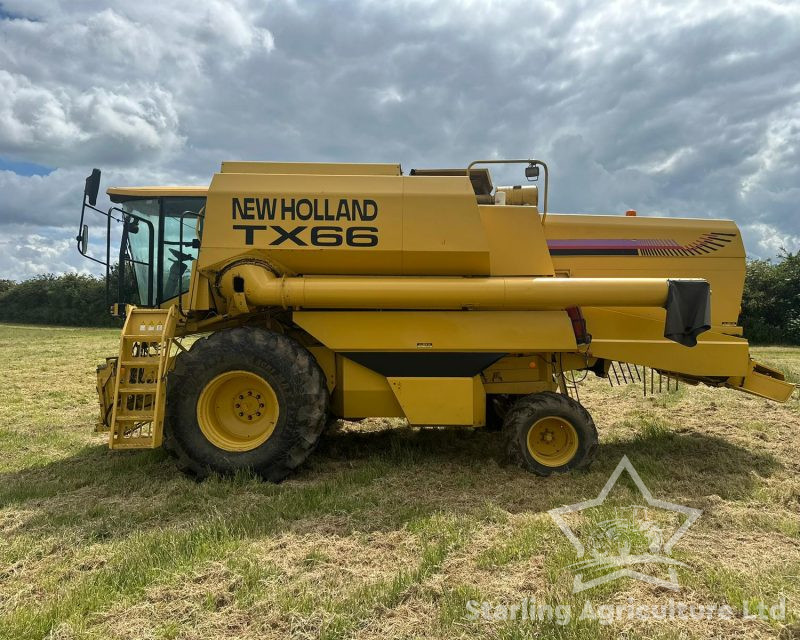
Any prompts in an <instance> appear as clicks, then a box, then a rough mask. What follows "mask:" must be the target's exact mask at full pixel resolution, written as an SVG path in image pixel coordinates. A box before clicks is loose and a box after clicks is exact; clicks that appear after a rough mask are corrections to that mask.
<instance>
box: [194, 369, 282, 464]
mask: <svg viewBox="0 0 800 640" xmlns="http://www.w3.org/2000/svg"><path fill="white" fill-rule="evenodd" d="M279 413H280V411H279V407H278V398H277V396H276V395H275V391H274V389H273V388H272V387H271V386H270V384H269V383H268V382H267V381H266V380H264V379H263V378H262V377H260V376H258V375H256V374H255V373H252V372H250V371H227V372H225V373H222V374H220V375H218V376H216V377H215V378H213V379H212V380H211V381H210V382H209V383H208V384H207V385H206V386H205V387H204V388H203V390H202V391H201V393H200V397H199V399H198V401H197V422H198V424H199V425H200V430H201V431H202V432H203V435H205V437H206V438H207V439H208V440H209V442H211V443H212V444H213V445H215V446H216V447H219V448H220V449H224V450H226V451H250V450H251V449H255V448H256V447H258V446H260V445H261V444H263V443H264V442H266V441H267V440H268V439H269V437H270V436H271V435H272V432H273V431H274V430H275V425H276V424H277V422H278V416H279Z"/></svg>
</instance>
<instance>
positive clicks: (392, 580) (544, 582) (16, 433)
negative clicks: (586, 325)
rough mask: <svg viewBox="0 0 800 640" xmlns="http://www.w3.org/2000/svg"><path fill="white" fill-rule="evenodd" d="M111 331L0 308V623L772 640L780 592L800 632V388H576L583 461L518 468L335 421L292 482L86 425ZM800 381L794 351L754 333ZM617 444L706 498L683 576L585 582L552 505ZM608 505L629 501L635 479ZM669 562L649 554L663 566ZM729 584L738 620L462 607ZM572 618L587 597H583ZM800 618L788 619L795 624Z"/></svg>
mask: <svg viewBox="0 0 800 640" xmlns="http://www.w3.org/2000/svg"><path fill="white" fill-rule="evenodd" d="M116 343H117V334H116V332H115V331H105V330H85V329H81V330H74V329H44V328H22V327H11V326H0V354H2V359H1V360H0V381H2V384H0V532H1V533H0V536H1V537H0V638H14V639H17V638H43V637H52V638H60V639H67V638H131V639H134V638H197V639H200V638H202V639H216V638H286V637H290V636H295V637H300V638H306V637H307V638H316V637H323V638H395V637H404V638H418V637H422V638H428V637H436V638H438V637H465V638H479V637H487V636H488V637H497V638H552V637H558V638H595V637H609V638H610V637H618V636H620V635H622V636H624V637H626V638H639V637H641V638H709V637H719V638H741V637H747V638H750V637H752V638H761V637H764V638H766V637H776V636H777V635H778V634H779V633H780V630H781V628H782V624H781V623H780V622H774V621H773V622H770V621H764V620H758V619H745V618H744V617H743V616H742V601H743V600H749V601H751V602H754V601H756V600H763V601H765V602H767V603H768V604H773V603H777V602H779V600H780V598H781V597H785V598H786V603H787V604H786V606H787V609H788V611H787V616H786V620H785V621H784V623H783V624H787V625H789V628H787V629H786V630H784V631H783V634H784V637H800V631H797V629H798V623H797V622H796V620H797V619H798V618H797V616H798V614H797V613H796V612H797V611H798V610H800V477H798V472H799V471H800V456H799V455H798V450H799V449H798V444H797V438H798V431H799V430H800V402H798V400H797V399H796V397H795V398H793V399H792V400H791V401H790V402H789V403H788V404H786V405H777V404H774V403H771V402H767V401H765V400H762V399H758V398H754V397H749V396H745V395H743V394H737V393H735V392H732V391H728V390H717V389H707V388H694V387H686V386H682V387H681V388H680V389H679V391H678V392H677V393H671V394H669V395H662V396H657V397H653V398H643V397H642V393H641V388H639V387H628V388H621V389H611V388H609V386H608V383H607V382H605V381H601V380H594V379H592V380H588V381H587V382H586V383H585V384H583V385H582V386H581V394H582V401H583V402H584V404H585V405H586V406H587V408H588V409H589V410H590V411H591V413H592V414H593V416H594V418H595V421H596V423H597V426H598V430H599V432H600V442H601V446H600V451H599V455H598V459H597V461H596V463H595V464H594V465H593V466H592V467H591V469H590V470H589V471H587V472H581V473H575V474H573V475H567V476H560V477H553V478H548V479H543V478H538V477H534V476H531V475H528V474H527V473H525V472H523V471H521V470H519V469H517V468H514V467H509V466H506V465H505V464H504V463H503V460H502V453H501V447H500V442H499V438H498V435H497V434H493V433H484V432H466V431H458V430H442V429H438V430H437V429H425V430H418V429H409V428H407V427H404V426H403V425H402V424H400V423H399V422H398V421H386V422H385V423H384V422H381V421H370V422H367V423H364V424H362V425H355V424H345V425H344V426H343V428H342V429H341V430H339V431H337V432H335V433H332V434H330V435H328V436H327V437H326V438H325V440H324V441H323V442H322V444H321V445H320V447H319V449H318V451H317V452H316V453H315V454H314V455H313V456H312V458H311V460H310V461H309V463H308V464H307V465H306V466H305V467H304V468H303V469H302V470H301V471H300V472H299V473H298V474H296V475H295V476H294V477H292V478H291V479H290V480H288V481H286V482H284V483H283V484H281V485H279V486H275V485H268V484H264V483H261V482H259V481H257V480H254V479H252V478H248V477H238V478H234V479H212V480H210V481H206V482H203V483H195V482H193V481H192V480H190V479H188V478H186V477H184V476H182V475H181V474H180V473H179V472H177V471H176V470H175V468H174V467H173V464H172V461H171V460H170V459H169V458H168V457H167V456H166V455H165V454H164V453H163V452H161V451H144V452H121V453H118V452H114V453H111V452H109V451H108V450H107V448H106V445H105V442H104V438H103V436H99V435H95V434H93V433H92V425H93V423H94V420H95V417H96V413H97V409H96V404H95V403H96V399H95V390H94V368H95V365H96V364H97V363H98V362H100V361H101V360H102V358H103V357H104V356H105V355H110V354H113V353H114V352H115V350H116ZM754 351H755V353H756V354H757V356H758V357H759V358H760V359H762V360H763V361H764V362H766V363H768V364H772V365H774V366H777V367H778V368H780V369H782V370H783V371H785V372H786V373H787V374H788V375H789V376H790V377H791V378H792V379H793V380H794V381H796V382H797V381H800V349H787V348H761V349H755V350H754ZM623 455H627V456H628V457H629V459H630V460H631V462H632V463H633V465H634V466H635V467H636V469H637V470H638V471H639V473H640V475H641V477H642V479H643V480H644V482H645V484H647V486H648V487H649V488H650V490H651V491H652V493H653V495H654V496H655V497H656V498H661V499H664V500H668V501H670V502H675V503H679V504H682V505H688V506H691V507H695V508H699V509H702V510H703V514H702V516H701V517H700V519H699V520H698V521H697V522H696V523H695V524H694V526H693V527H692V528H691V529H689V530H688V532H687V534H686V535H685V536H684V538H683V539H682V540H681V541H680V542H679V544H678V545H677V546H676V548H675V551H674V554H673V555H674V556H675V557H676V558H678V559H679V560H680V561H681V562H683V563H685V566H684V567H679V568H678V578H679V581H680V584H681V587H682V589H681V591H680V592H679V593H677V594H676V593H673V592H670V591H667V590H664V589H661V588H659V587H655V586H652V585H649V584H645V583H643V582H640V581H636V580H633V579H630V578H622V579H619V580H616V581H614V582H612V583H609V584H606V585H603V586H602V587H597V588H595V589H593V590H590V591H585V592H583V593H580V594H577V595H573V594H572V580H573V577H572V576H573V573H572V570H571V569H570V567H569V566H568V565H570V564H572V563H573V562H575V561H576V557H575V552H574V549H573V547H572V545H571V544H570V542H569V541H568V540H567V538H566V537H565V536H564V535H563V534H562V533H561V531H560V530H559V529H558V528H557V527H556V525H555V524H554V523H553V521H552V520H551V518H550V516H549V515H548V514H547V510H548V509H552V508H554V507H558V506H560V505H564V504H570V503H573V502H578V501H582V500H587V499H590V498H594V497H595V496H596V495H597V494H598V493H599V491H600V490H601V488H602V487H603V485H604V484H605V482H606V480H607V479H608V477H609V475H610V474H611V472H612V471H613V469H614V468H615V467H616V465H617V463H618V462H619V461H620V459H621V458H622V456H623ZM615 495H616V498H615V500H618V501H620V504H622V503H623V501H624V500H626V499H627V500H628V501H630V500H633V499H634V498H635V489H634V487H633V484H632V483H630V482H627V481H621V482H620V485H618V487H617V489H615ZM656 569H657V568H656ZM526 596H528V597H535V598H536V599H537V601H538V602H544V603H552V604H557V603H567V604H570V605H571V606H573V608H574V609H573V610H574V611H580V610H582V607H583V606H585V602H586V601H587V599H590V600H591V601H592V602H593V603H594V604H595V605H596V604H600V603H606V604H609V603H610V604H623V605H624V604H625V603H628V602H629V599H633V600H634V601H635V602H636V603H643V604H663V603H666V602H668V601H669V599H670V598H671V599H674V600H681V601H684V602H688V603H714V604H718V605H721V604H724V603H729V604H730V605H731V606H732V607H733V608H734V609H735V610H736V614H735V615H734V616H732V617H731V619H728V620H717V619H714V620H703V621H681V620H678V621H667V622H657V621H647V622H642V621H622V622H616V623H614V624H611V625H603V624H601V623H600V622H599V621H594V620H588V619H587V620H575V619H573V620H572V621H571V622H570V623H569V624H567V625H563V626H562V625H558V624H556V622H555V621H549V622H548V621H544V622H538V623H531V622H530V621H526V622H521V621H515V622H503V621H486V620H479V621H470V620H468V619H467V618H466V617H465V616H466V613H467V610H466V609H465V604H466V601H468V600H471V599H472V600H478V601H483V600H485V601H491V602H507V603H514V602H519V601H520V599H521V598H523V597H526ZM575 617H577V615H576V616H575ZM793 629H794V631H792V630H793ZM793 634H794V635H793Z"/></svg>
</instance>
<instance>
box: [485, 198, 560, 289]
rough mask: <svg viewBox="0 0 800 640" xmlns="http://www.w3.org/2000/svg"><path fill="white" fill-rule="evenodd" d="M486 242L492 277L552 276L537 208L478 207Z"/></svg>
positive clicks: (551, 266) (550, 263)
mask: <svg viewBox="0 0 800 640" xmlns="http://www.w3.org/2000/svg"><path fill="white" fill-rule="evenodd" d="M478 209H479V211H480V214H481V221H482V222H483V227H484V229H485V230H486V238H487V240H488V242H489V268H490V272H491V275H493V276H552V275H554V271H553V262H552V260H551V259H550V253H549V252H548V250H547V242H546V240H545V237H544V230H543V229H542V223H541V218H540V217H539V212H538V210H537V209H536V207H498V206H494V205H484V206H480V205H479V207H478Z"/></svg>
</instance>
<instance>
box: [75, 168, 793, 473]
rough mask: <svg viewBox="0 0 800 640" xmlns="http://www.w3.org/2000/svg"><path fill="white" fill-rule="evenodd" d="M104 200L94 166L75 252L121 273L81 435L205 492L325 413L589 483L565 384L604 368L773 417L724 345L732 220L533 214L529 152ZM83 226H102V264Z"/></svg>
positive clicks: (302, 439) (759, 374)
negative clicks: (109, 351) (453, 429)
mask: <svg viewBox="0 0 800 640" xmlns="http://www.w3.org/2000/svg"><path fill="white" fill-rule="evenodd" d="M497 163H503V164H515V163H519V164H522V165H524V167H525V177H526V178H527V180H528V181H536V180H538V178H539V174H540V170H541V171H542V172H543V174H544V175H543V177H544V181H543V182H544V189H543V193H542V198H541V208H540V207H539V202H540V197H539V192H538V187H537V186H535V185H529V184H526V185H525V186H513V187H496V188H495V187H494V186H493V184H492V179H491V176H490V174H489V171H488V169H486V168H485V167H478V166H476V165H486V164H497ZM99 184H100V171H98V170H97V169H95V170H94V171H93V172H92V175H91V176H89V178H87V180H86V189H85V193H84V204H83V209H82V213H81V225H80V233H79V235H78V238H77V241H78V248H79V251H80V252H81V253H82V254H83V255H85V256H87V257H89V258H90V259H92V260H95V261H96V262H99V263H101V264H102V265H104V266H105V268H106V276H107V283H109V282H110V276H112V275H115V276H116V279H117V280H118V283H119V291H118V292H117V303H116V304H114V305H113V306H112V313H115V314H116V315H120V316H122V317H124V318H125V324H124V328H123V329H122V336H121V340H120V349H119V354H118V356H116V357H113V358H108V359H107V362H106V364H105V365H102V366H100V367H99V369H98V382H97V390H98V394H99V396H100V405H101V412H100V417H101V420H100V425H99V427H100V429H101V430H107V431H108V433H109V445H110V447H111V448H112V449H133V448H147V447H158V446H161V445H162V444H163V445H164V447H165V448H167V449H168V450H169V451H170V452H171V453H172V454H173V455H174V456H175V457H176V458H177V459H178V463H179V466H180V467H181V468H182V469H184V470H186V471H188V472H191V473H193V474H196V475H197V476H200V477H202V476H205V475H207V474H208V473H210V472H218V473H222V474H226V473H232V472H236V471H237V470H240V469H250V470H252V471H254V472H256V473H258V474H260V475H261V476H262V477H264V478H266V479H268V480H272V481H280V480H282V479H283V478H285V477H286V476H287V475H288V474H289V473H291V471H292V470H293V469H295V468H297V467H298V466H299V465H301V464H302V463H303V461H304V460H305V459H306V458H307V457H308V455H309V454H310V453H311V451H312V450H313V449H314V447H315V445H316V444H317V441H318V440H319V438H320V435H321V434H322V432H323V430H324V428H325V426H326V424H327V423H329V422H330V421H332V420H335V419H337V418H345V419H356V418H366V417H379V416H380V417H391V416H397V417H404V418H406V419H407V420H408V422H409V423H410V424H412V425H458V426H463V427H466V428H482V427H489V428H502V431H503V433H504V435H505V438H506V441H507V448H508V454H509V456H510V457H511V459H512V460H514V461H516V462H518V463H519V464H521V465H522V466H523V467H525V468H526V469H528V470H530V471H532V472H534V473H538V474H541V475H550V474H552V473H558V472H565V471H568V470H570V469H576V468H581V467H585V466H586V465H588V464H589V463H590V462H591V461H592V459H593V457H594V456H595V453H596V449H597V431H596V429H595V426H594V423H593V421H592V418H591V416H590V415H589V414H588V412H587V411H586V410H585V409H584V408H583V407H582V406H581V405H580V404H579V403H578V402H577V400H575V399H574V398H571V397H569V393H568V383H567V379H568V378H567V374H568V375H569V376H570V377H571V376H574V372H575V371H591V372H593V373H594V374H596V375H598V376H603V377H604V376H607V375H608V371H609V368H610V367H611V366H612V363H613V362H615V361H620V362H626V363H632V364H634V365H640V366H646V367H651V368H652V369H654V370H656V371H657V372H659V373H663V374H665V375H668V376H669V377H670V378H673V379H678V380H682V381H685V382H687V383H690V384H696V383H703V384H707V385H711V386H716V387H731V388H733V389H738V390H741V391H745V392H748V393H752V394H756V395H759V396H762V397H765V398H771V399H773V400H777V401H785V400H787V399H788V398H789V396H790V395H791V393H792V391H793V389H794V386H793V385H791V384H789V383H787V382H785V381H784V378H783V375H781V374H780V373H779V372H777V371H774V370H772V369H770V368H768V367H765V366H763V365H761V364H758V363H756V362H754V361H753V360H751V359H750V357H749V352H748V344H747V341H746V340H744V339H743V338H742V337H741V336H742V328H741V327H739V326H738V323H737V320H738V316H739V311H740V303H741V297H742V287H743V283H744V276H745V253H744V248H743V246H742V240H741V236H740V234H739V231H738V229H737V227H736V225H735V224H734V223H733V222H731V221H727V220H708V219H702V220H695V219H678V218H651V217H636V216H635V212H628V214H629V215H625V216H605V215H604V216H599V215H598V216H596V215H561V214H559V215H555V214H548V212H547V196H548V173H547V166H546V165H545V164H544V163H543V162H541V161H538V160H507V161H479V162H473V163H472V164H471V165H469V167H467V168H466V169H441V170H440V169H425V170H412V171H411V172H410V174H409V175H403V173H402V171H401V169H400V166H399V165H396V164H326V163H278V162H225V163H223V164H222V168H221V170H220V172H219V173H217V174H215V175H214V177H213V179H212V180H211V185H210V186H209V187H131V188H117V187H113V188H110V189H108V191H107V193H108V195H109V196H110V198H111V201H112V202H113V203H115V204H114V206H113V207H112V208H111V209H109V210H108V211H102V210H100V209H97V208H96V202H97V194H98V189H99ZM89 210H92V211H96V212H98V213H100V214H102V215H104V216H106V221H105V225H104V226H105V233H106V238H105V248H106V255H105V258H104V259H103V258H100V257H97V256H94V257H93V256H91V255H90V254H89V251H88V248H87V247H88V227H87V225H85V224H84V214H86V213H87V212H88V211H89ZM112 220H117V221H120V222H121V223H122V231H121V233H122V237H121V246H120V249H119V257H118V261H119V267H118V270H117V271H116V273H112V270H111V267H110V265H111V263H112V258H111V237H112ZM114 261H116V257H115V260H114ZM108 288H109V284H107V289H108ZM191 335H197V336H200V337H199V338H198V339H197V340H196V341H194V342H193V343H192V344H191V347H190V348H188V350H187V349H186V348H185V347H184V346H183V345H182V343H181V339H182V338H184V337H186V336H191Z"/></svg>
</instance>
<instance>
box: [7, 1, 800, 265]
mask: <svg viewBox="0 0 800 640" xmlns="http://www.w3.org/2000/svg"><path fill="white" fill-rule="evenodd" d="M531 156H533V157H537V158H541V159H543V160H546V161H547V162H548V164H549V165H550V167H551V192H550V210H551V211H557V212H564V213H612V214H622V213H623V212H624V211H625V210H627V209H636V210H638V211H639V214H640V215H668V216H689V217H712V218H732V219H734V220H736V221H737V222H738V224H739V226H740V228H741V229H742V233H743V236H744V240H745V247H746V249H747V251H748V254H749V255H751V256H753V257H761V258H771V257H774V256H776V255H777V254H778V253H779V252H780V250H781V248H786V249H787V250H790V251H796V250H798V249H800V2H785V3H781V2H768V1H762V0H759V1H751V0H736V1H728V0H719V1H715V2H708V1H707V0H704V1H699V2H692V1H688V0H687V1H684V2H669V3H657V2H628V1H617V2H598V1H596V0H579V1H574V2H573V1H571V0H556V1H549V0H524V1H521V2H516V1H514V0H504V1H502V2H492V1H490V0H483V1H475V2H460V3H458V2H446V1H444V0H431V1H421V0H420V1H416V0H402V1H399V0H377V1H372V0H359V1H352V2H346V1H344V0H338V1H335V2H334V1H330V2H300V1H296V0H295V1H292V0H286V1H281V0H276V1H265V0H224V1H223V0H191V1H188V0H187V1H184V0H137V1H136V2H130V1H129V0H124V1H123V0H120V1H117V2H98V1H95V0H61V1H59V0H0V278H10V279H15V280H22V279H25V278H28V277H31V276H33V275H36V274H39V273H48V272H49V273H63V272H95V271H94V265H93V264H92V263H90V262H88V261H87V260H85V259H84V258H82V257H81V256H80V255H78V253H77V251H76V249H75V242H74V237H75V235H76V233H77V226H78V220H79V215H80V203H81V198H82V190H83V182H84V178H85V177H86V176H87V175H88V174H89V173H90V172H91V169H92V168H93V167H99V168H101V169H102V170H103V182H102V186H101V192H102V191H104V190H105V188H106V187H108V186H110V185H117V186H119V185H126V186H135V185H144V184H199V185H207V184H208V182H209V181H210V178H211V175H212V174H213V172H214V171H215V170H217V169H218V167H219V164H220V162H221V161H223V160H286V161H343V162H400V163H402V166H403V168H404V170H406V171H407V170H409V169H411V168H417V167H418V168H424V167H463V166H466V165H467V164H468V163H469V162H470V161H471V160H474V159H478V158H503V157H505V158H510V157H531ZM99 203H100V205H102V206H104V207H107V206H109V203H108V201H107V200H106V199H105V198H104V197H103V198H101V199H100V200H99ZM100 230H101V226H100V221H99V220H97V221H96V222H95V226H94V227H93V230H92V233H91V238H92V239H93V241H94V242H95V243H96V242H97V241H98V240H99V239H100Z"/></svg>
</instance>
